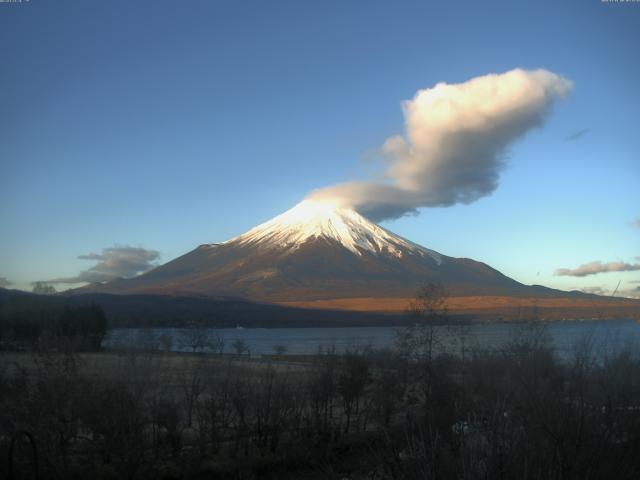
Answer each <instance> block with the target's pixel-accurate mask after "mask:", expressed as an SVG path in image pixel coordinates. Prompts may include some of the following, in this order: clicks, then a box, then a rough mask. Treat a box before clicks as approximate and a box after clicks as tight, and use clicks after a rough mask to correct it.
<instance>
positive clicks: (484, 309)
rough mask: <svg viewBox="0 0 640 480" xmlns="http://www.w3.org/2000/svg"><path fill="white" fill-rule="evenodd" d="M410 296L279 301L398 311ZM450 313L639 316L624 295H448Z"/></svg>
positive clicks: (516, 316) (524, 317)
mask: <svg viewBox="0 0 640 480" xmlns="http://www.w3.org/2000/svg"><path fill="white" fill-rule="evenodd" d="M411 301H412V299H411V298H402V297H357V298H337V299H329V300H314V301H291V302H282V303H281V304H282V305H286V306H292V307H305V308H326V309H338V310H350V311H364V312H388V313H398V312H403V311H405V310H406V309H407V306H408V305H409V303H410V302H411ZM447 308H448V310H449V312H450V313H452V314H474V315H477V316H479V317H489V318H492V319H496V320H500V319H513V320H518V319H522V320H528V319H533V318H536V317H537V318H540V317H542V318H546V319H591V318H615V317H617V318H621V317H622V318H640V301H639V300H630V299H624V298H603V299H591V298H585V299H582V298H539V297H536V298H532V297H504V296H469V297H449V298H448V299H447Z"/></svg>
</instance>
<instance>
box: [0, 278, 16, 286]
mask: <svg viewBox="0 0 640 480" xmlns="http://www.w3.org/2000/svg"><path fill="white" fill-rule="evenodd" d="M11 285H13V282H11V281H9V280H8V279H7V277H0V288H5V287H9V286H11Z"/></svg>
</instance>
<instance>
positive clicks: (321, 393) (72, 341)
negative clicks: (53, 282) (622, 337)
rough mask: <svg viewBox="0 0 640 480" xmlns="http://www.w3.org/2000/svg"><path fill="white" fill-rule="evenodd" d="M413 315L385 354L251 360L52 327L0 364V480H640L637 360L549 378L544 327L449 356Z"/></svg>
mask: <svg viewBox="0 0 640 480" xmlns="http://www.w3.org/2000/svg"><path fill="white" fill-rule="evenodd" d="M87 312H88V311H87ZM87 312H84V314H87V315H88V313H87ZM60 314H61V315H66V317H62V318H67V317H69V316H70V317H69V318H75V319H77V318H78V316H77V312H76V315H75V316H74V314H73V313H72V314H65V313H64V311H62V312H61V313H60ZM412 314H413V320H414V326H412V327H405V328H403V329H400V330H399V332H398V338H397V342H396V347H395V348H394V349H392V350H388V351H371V350H367V349H364V350H354V351H351V352H347V353H345V354H340V355H339V354H336V353H335V352H333V351H324V352H318V354H317V355H313V356H307V357H304V358H303V357H294V356H285V355H283V354H282V353H283V352H279V353H278V355H274V356H273V357H267V358H259V359H255V358H254V359H250V358H248V356H247V355H244V354H238V355H235V356H234V355H221V354H196V353H191V354H175V353H170V352H163V353H161V352H159V351H158V350H154V351H140V350H139V351H121V352H108V353H106V352H79V351H78V348H77V347H78V345H79V344H78V341H77V338H78V335H77V334H76V335H69V334H67V333H68V332H67V330H65V329H64V328H62V327H60V326H59V325H62V324H63V323H61V321H60V320H59V321H58V323H57V324H56V325H58V327H56V328H55V329H50V330H49V332H50V334H49V335H46V336H41V337H39V338H38V340H37V341H36V342H34V343H33V345H32V349H31V350H30V351H28V352H15V351H0V478H43V479H44V478H46V479H66V478H87V479H116V478H127V479H146V478H154V479H155V478H160V479H162V478H166V479H205V478H216V479H225V478H226V479H257V478H265V479H325V478H326V479H354V480H355V479H370V480H374V479H576V480H577V479H587V478H588V479H612V478H615V479H635V478H640V352H638V351H634V350H633V349H631V348H627V349H619V350H617V351H613V350H606V349H604V350H603V349H601V348H598V349H596V348H595V347H594V345H593V344H592V342H590V339H589V338H585V339H584V342H583V343H582V344H580V345H579V346H577V347H576V348H575V351H574V353H573V355H572V356H571V357H570V358H568V359H567V358H566V357H565V358H563V359H562V360H560V359H559V358H557V357H556V355H555V353H554V350H553V349H552V347H551V345H550V343H549V340H548V338H547V336H546V333H545V328H544V324H542V323H533V324H528V325H523V326H522V328H521V329H520V331H519V333H518V334H517V335H515V336H514V338H513V340H512V341H511V343H510V344H509V346H508V347H506V348H502V349H501V350H499V351H498V350H496V351H474V350H472V349H467V348H465V345H464V343H462V342H461V343H459V345H458V346H457V347H456V351H448V352H447V351H443V349H442V348H441V347H442V346H441V344H440V340H441V339H442V333H443V330H444V329H453V331H454V332H455V331H456V330H458V331H459V333H460V338H461V339H462V338H464V329H465V326H464V325H445V324H444V323H445V322H444V320H445V319H444V315H443V314H444V310H443V302H442V299H441V297H440V295H439V293H438V291H437V289H433V288H432V289H429V288H427V289H425V290H424V295H423V296H421V297H420V298H418V299H417V301H416V303H415V304H414V305H412ZM96 315H97V314H96ZM70 324H72V325H75V323H74V322H71V321H70ZM80 331H82V330H81V329H80ZM76 333H77V331H76ZM448 333H449V334H451V332H448ZM194 351H195V349H194Z"/></svg>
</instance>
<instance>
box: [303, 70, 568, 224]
mask: <svg viewBox="0 0 640 480" xmlns="http://www.w3.org/2000/svg"><path fill="white" fill-rule="evenodd" d="M571 88H572V83H571V82H570V81H569V80H567V79H566V78H564V77H561V76H559V75H556V74H555V73H552V72H549V71H547V70H534V71H527V70H521V69H515V70H511V71H509V72H506V73H502V74H490V75H485V76H481V77H476V78H473V79H471V80H469V81H467V82H464V83H459V84H447V83H438V84H437V85H435V86H434V87H432V88H427V89H424V90H419V91H418V92H417V93H416V94H415V96H414V97H413V99H411V100H407V101H405V102H404V103H403V112H404V117H405V132H404V135H396V136H392V137H390V138H388V139H387V140H386V141H385V142H384V144H383V145H382V147H381V148H380V153H381V155H382V156H383V158H384V159H385V160H386V169H385V171H384V179H383V180H380V181H375V180H372V181H352V182H346V183H342V184H338V185H334V186H330V187H326V188H322V189H319V190H316V191H314V192H312V193H311V194H310V197H311V198H315V199H323V200H331V201H333V202H335V203H338V204H340V205H342V206H346V207H352V208H354V209H356V210H357V211H359V212H360V213H361V214H363V215H365V216H367V217H369V218H371V219H372V220H376V221H379V220H384V219H388V218H396V217H400V216H402V215H406V214H408V213H415V212H416V209H418V208H420V207H438V206H450V205H454V204H457V203H472V202H475V201H476V200H478V199H480V198H482V197H485V196H487V195H490V194H491V193H492V192H493V191H494V190H495V189H496V188H497V187H498V183H499V178H500V172H501V171H502V170H503V169H504V167H505V165H506V161H505V154H506V149H507V148H508V147H509V145H511V144H512V143H513V142H514V141H515V140H517V139H518V138H520V137H522V136H523V135H524V134H525V133H526V132H528V131H529V130H531V129H532V128H535V127H538V126H540V125H542V123H543V122H544V119H545V117H546V115H547V113H548V112H549V109H550V108H551V106H552V105H553V103H554V102H555V101H556V100H558V99H559V98H562V97H564V96H566V95H567V94H568V93H569V92H570V91H571Z"/></svg>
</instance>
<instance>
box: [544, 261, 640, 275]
mask: <svg viewBox="0 0 640 480" xmlns="http://www.w3.org/2000/svg"><path fill="white" fill-rule="evenodd" d="M635 270H640V263H625V262H606V263H603V262H590V263H585V264H583V265H580V266H579V267H578V268H558V269H557V270H556V271H555V273H554V275H557V276H563V277H586V276H589V275H596V274H598V273H606V272H632V271H635Z"/></svg>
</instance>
